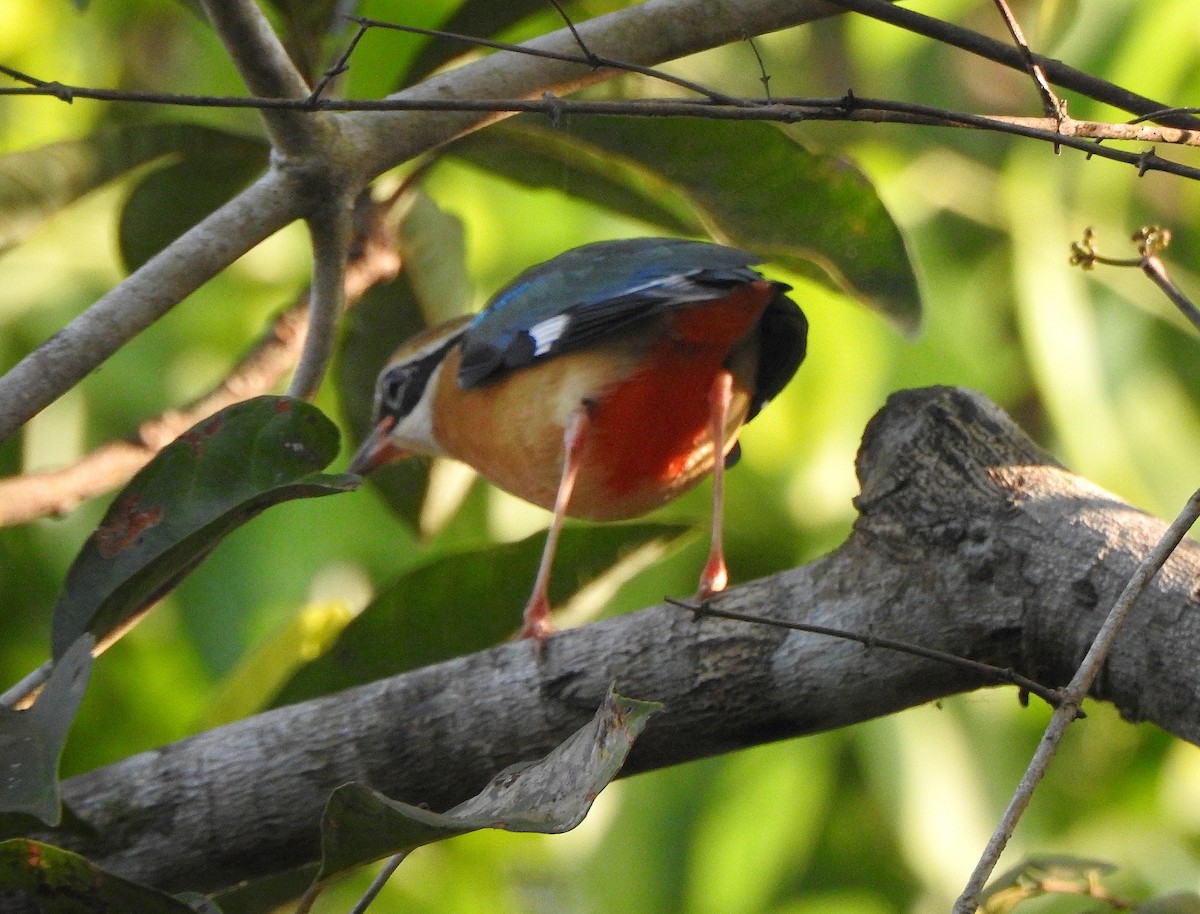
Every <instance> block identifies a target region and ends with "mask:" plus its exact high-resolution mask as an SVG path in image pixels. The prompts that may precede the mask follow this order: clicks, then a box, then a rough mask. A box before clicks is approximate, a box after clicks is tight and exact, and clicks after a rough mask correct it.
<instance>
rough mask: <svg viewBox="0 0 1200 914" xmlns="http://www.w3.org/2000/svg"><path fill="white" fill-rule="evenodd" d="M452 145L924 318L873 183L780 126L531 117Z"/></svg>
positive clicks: (905, 325)
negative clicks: (562, 123) (547, 121)
mask: <svg viewBox="0 0 1200 914" xmlns="http://www.w3.org/2000/svg"><path fill="white" fill-rule="evenodd" d="M451 151H452V152H454V153H455V154H457V155H459V156H462V157H463V158H465V159H467V160H468V161H470V162H471V163H472V164H474V165H476V166H478V167H480V168H484V169H487V170H489V171H494V172H497V173H499V174H502V175H504V176H505V177H508V178H509V179H511V180H513V181H518V182H520V183H523V184H527V185H530V186H545V185H551V186H554V187H556V188H557V189H559V190H561V191H563V192H565V193H568V194H572V195H577V196H580V197H582V198H584V199H587V200H591V201H593V202H597V203H600V204H602V205H605V206H608V207H609V208H612V209H615V210H617V211H619V212H623V213H626V214H628V215H632V216H635V217H637V218H639V219H642V220H645V221H649V222H653V223H657V224H660V225H662V226H664V227H666V228H669V229H671V230H673V231H679V230H680V228H681V226H682V225H687V224H691V225H693V226H695V228H693V229H692V231H693V232H698V231H699V230H701V227H703V229H704V230H707V231H709V232H711V233H713V234H715V235H716V237H717V238H718V240H721V241H728V242H729V243H731V244H734V245H737V246H739V247H744V248H747V249H749V250H752V251H755V252H756V253H759V254H761V255H762V256H763V257H764V258H767V259H770V260H772V261H775V262H777V263H779V264H781V265H783V266H786V267H788V268H789V269H793V270H795V271H797V272H799V273H801V274H803V275H805V276H808V277H809V278H811V279H814V280H816V281H819V282H823V283H824V284H826V285H828V286H830V287H831V288H834V289H838V290H840V291H842V292H844V293H846V294H848V295H851V296H853V297H854V298H856V299H858V300H859V301H861V302H862V303H864V304H866V305H867V306H869V307H871V308H873V309H875V310H877V311H879V312H880V313H882V314H884V315H886V316H887V317H888V318H889V319H891V320H892V321H893V322H894V323H895V324H896V325H897V326H899V327H900V328H902V329H904V330H906V331H912V330H915V329H916V327H917V326H918V325H919V323H920V316H921V294H920V288H919V283H918V281H917V275H916V272H915V268H914V266H913V263H912V259H911V257H910V256H909V253H908V249H907V245H906V243H905V241H904V238H903V236H902V235H901V233H900V229H899V227H898V226H897V224H896V222H895V221H894V220H893V219H892V218H891V216H890V215H889V214H888V212H887V210H886V208H885V207H884V205H883V202H882V201H881V200H880V198H879V195H878V193H876V191H875V189H874V187H873V186H872V185H871V183H870V181H869V180H868V179H867V178H866V176H865V175H863V173H862V172H861V171H859V170H858V169H857V168H856V167H855V166H854V165H852V164H851V163H849V162H848V161H846V160H845V159H843V158H839V157H837V156H831V155H825V154H820V153H815V152H811V151H809V150H807V149H805V148H804V147H803V146H801V145H800V144H799V143H798V142H797V141H796V140H794V139H792V138H790V137H788V136H787V135H786V134H784V133H783V132H782V131H781V130H779V129H778V128H776V127H774V126H772V125H769V124H760V123H743V122H724V121H707V120H698V119H684V118H578V119H575V120H573V121H572V122H571V124H570V125H569V126H566V127H562V128H559V129H549V128H546V127H543V126H539V125H538V123H537V121H536V120H534V119H533V118H519V119H516V123H514V122H513V121H509V122H506V123H505V124H502V125H498V126H496V127H492V128H490V129H488V130H485V131H480V132H479V133H476V134H472V135H471V136H468V137H465V138H464V139H462V140H460V141H458V142H457V143H455V144H454V145H453V146H452V147H451ZM554 160H557V161H558V168H557V169H554V168H553V167H552V165H551V163H552V162H553V161H554Z"/></svg>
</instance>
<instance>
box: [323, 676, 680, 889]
mask: <svg viewBox="0 0 1200 914" xmlns="http://www.w3.org/2000/svg"><path fill="white" fill-rule="evenodd" d="M661 707H662V705H660V704H658V703H656V702H648V701H637V700H635V699H632V698H624V697H622V696H621V695H618V694H617V693H616V692H615V690H612V689H610V690H609V693H608V695H607V696H606V697H605V699H604V702H603V703H602V704H601V705H600V707H599V708H598V709H597V711H596V713H595V715H594V716H593V717H592V719H591V721H589V722H588V723H587V724H585V725H584V726H583V727H581V728H580V729H579V730H577V731H575V732H574V733H573V734H571V736H569V737H567V739H566V740H565V741H564V742H562V743H561V744H559V746H558V747H557V748H555V749H553V750H552V751H551V752H550V753H549V754H548V755H546V756H544V757H542V758H540V759H537V760H535V761H530V762H521V763H518V764H516V765H510V766H509V767H507V768H505V769H504V770H503V771H501V772H500V773H498V774H497V775H496V776H495V777H493V778H492V780H491V782H490V783H488V785H487V786H486V787H484V788H483V790H482V791H480V792H479V793H478V794H476V795H475V796H474V797H471V798H470V799H469V800H467V801H465V802H463V803H460V804H459V805H457V806H455V807H454V808H453V809H450V810H448V811H447V812H444V813H436V812H430V811H429V810H428V809H422V808H421V807H419V806H410V805H409V804H407V803H401V802H398V801H396V800H391V799H388V798H387V797H385V796H383V795H382V794H380V793H378V792H376V791H374V790H371V789H370V788H368V787H366V786H364V785H362V784H345V785H343V786H341V787H339V788H338V789H337V790H335V791H334V792H333V794H332V795H330V797H329V802H328V804H327V805H326V807H325V817H324V820H323V822H322V825H321V850H322V861H321V869H320V873H319V874H318V877H317V878H318V879H319V880H324V879H328V878H329V877H331V876H334V875H337V874H338V873H342V872H345V871H346V870H348V869H351V868H353V867H356V866H361V865H362V864H364V863H369V862H370V861H372V860H378V859H380V858H381V857H387V856H390V855H393V854H397V853H403V852H406V851H410V850H412V849H413V848H416V847H420V846H421V845H423V844H430V843H432V842H434V841H441V840H443V839H445V838H452V837H454V836H456V835H461V834H465V833H467V832H471V831H476V830H478V829H481V828H503V829H506V830H507V831H516V832H540V833H542V834H560V833H562V832H565V831H570V830H571V829H572V828H574V827H575V826H576V825H578V824H579V823H580V822H582V821H583V818H584V816H586V815H587V813H588V810H589V809H591V806H592V802H593V801H594V800H595V799H596V796H597V795H598V794H599V793H600V791H601V790H603V789H604V788H605V787H606V786H607V785H608V784H609V782H610V781H612V780H613V779H614V778H615V777H616V776H617V773H618V772H619V771H620V770H621V766H622V765H624V764H625V758H626V756H627V755H628V754H629V750H630V749H631V748H633V743H634V740H636V739H637V737H638V734H640V733H641V732H642V729H643V728H644V727H645V726H646V722H647V721H648V720H649V718H650V715H651V714H653V713H654V712H655V711H657V710H659V709H660V708H661Z"/></svg>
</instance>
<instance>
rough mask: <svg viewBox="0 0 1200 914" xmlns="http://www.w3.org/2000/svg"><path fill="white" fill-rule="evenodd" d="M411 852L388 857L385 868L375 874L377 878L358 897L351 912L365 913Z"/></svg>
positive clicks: (352, 913)
mask: <svg viewBox="0 0 1200 914" xmlns="http://www.w3.org/2000/svg"><path fill="white" fill-rule="evenodd" d="M409 853H411V852H410V851H402V852H401V853H399V854H393V855H392V856H391V857H389V858H388V860H387V862H386V863H385V864H384V865H383V868H382V869H381V870H380V871H379V872H378V873H376V874H375V878H374V879H372V880H371V884H370V885H369V886H367V890H366V891H365V892H363V894H362V897H361V898H360V899H358V901H357V902H356V903H355V905H354V907H353V908H351V909H350V914H365V912H366V910H367V908H368V907H370V905H371V902H372V901H374V900H375V899H376V898H377V897H378V895H379V893H380V892H381V891H383V887H384V886H385V885H387V881H388V880H389V879H391V878H392V874H393V873H395V872H396V870H397V869H398V868H399V866H400V864H401V863H403V862H404V858H405V857H407V856H408V855H409Z"/></svg>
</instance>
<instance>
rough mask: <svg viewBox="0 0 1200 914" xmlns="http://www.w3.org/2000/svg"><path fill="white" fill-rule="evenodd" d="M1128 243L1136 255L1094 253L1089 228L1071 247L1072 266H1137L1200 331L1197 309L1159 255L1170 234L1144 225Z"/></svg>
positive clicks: (1165, 230) (1168, 240)
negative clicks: (1133, 247)
mask: <svg viewBox="0 0 1200 914" xmlns="http://www.w3.org/2000/svg"><path fill="white" fill-rule="evenodd" d="M1131 240H1132V241H1133V242H1134V243H1135V244H1137V248H1138V255H1139V256H1137V257H1124V258H1117V257H1105V256H1104V255H1102V254H1101V253H1100V252H1099V251H1097V250H1096V233H1095V232H1094V231H1093V230H1092V229H1091V228H1087V229H1084V232H1083V241H1076V242H1074V243H1073V244H1072V245H1071V264H1072V266H1078V267H1082V268H1083V269H1085V270H1090V269H1092V268H1093V267H1095V265H1096V264H1098V263H1099V264H1103V265H1105V266H1109V267H1137V268H1138V269H1140V270H1141V271H1142V272H1143V273H1145V274H1146V276H1147V277H1149V279H1150V280H1151V282H1153V283H1154V284H1155V285H1156V286H1158V287H1159V289H1161V290H1162V292H1163V294H1164V295H1166V296H1167V298H1169V299H1170V300H1171V304H1173V305H1174V306H1175V307H1176V308H1178V309H1179V310H1180V311H1181V312H1182V313H1183V316H1184V317H1186V318H1187V319H1188V320H1189V321H1190V322H1191V324H1192V326H1193V327H1195V328H1196V329H1197V330H1200V308H1197V307H1196V305H1195V303H1193V302H1192V300H1191V299H1190V298H1188V296H1187V295H1186V294H1184V292H1183V290H1182V289H1180V288H1179V286H1177V285H1175V283H1174V282H1173V281H1172V280H1171V277H1170V275H1169V274H1168V273H1167V267H1166V265H1165V264H1164V263H1163V262H1162V259H1161V258H1160V257H1159V256H1158V255H1159V254H1161V253H1162V252H1163V251H1164V250H1165V249H1166V247H1167V245H1168V244H1170V243H1171V233H1170V231H1168V230H1167V229H1164V228H1160V227H1159V226H1155V225H1147V226H1143V227H1142V228H1140V229H1138V230H1137V231H1136V232H1134V233H1133V237H1132V239H1131Z"/></svg>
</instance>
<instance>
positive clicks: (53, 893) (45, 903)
mask: <svg viewBox="0 0 1200 914" xmlns="http://www.w3.org/2000/svg"><path fill="white" fill-rule="evenodd" d="M0 885H2V886H6V887H8V888H15V889H23V890H25V891H27V892H29V893H30V894H31V895H34V896H35V897H36V898H37V903H38V904H39V905H40V906H41V910H42V912H43V914H79V912H80V911H114V912H115V911H137V912H138V914H195V911H197V910H208V911H212V910H214V907H213V906H211V902H210V903H209V905H210V907H208V908H205V909H201V908H193V907H192V906H190V905H188V904H185V903H184V902H182V901H180V900H179V899H177V898H172V897H171V896H170V895H167V894H166V893H164V892H159V891H157V890H155V889H151V888H148V887H147V886H143V885H138V884H137V883H136V882H130V881H129V880H127V879H122V878H121V877H120V876H114V875H113V874H112V873H109V872H107V871H105V870H102V869H101V868H100V867H98V866H96V865H95V864H94V863H92V862H91V861H89V860H87V859H85V858H84V857H81V856H79V855H78V854H74V853H71V851H68V850H64V849H63V848H61V847H55V846H54V845H52V844H43V843H42V842H40V841H31V840H28V839H26V838H13V839H11V840H9V841H0Z"/></svg>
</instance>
